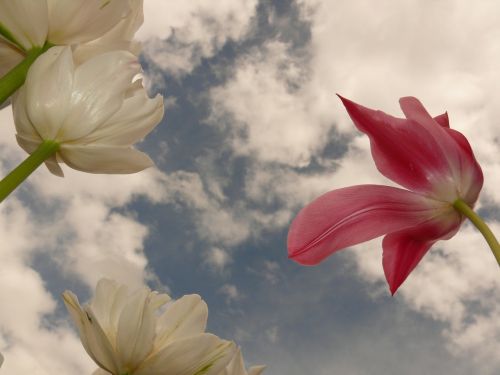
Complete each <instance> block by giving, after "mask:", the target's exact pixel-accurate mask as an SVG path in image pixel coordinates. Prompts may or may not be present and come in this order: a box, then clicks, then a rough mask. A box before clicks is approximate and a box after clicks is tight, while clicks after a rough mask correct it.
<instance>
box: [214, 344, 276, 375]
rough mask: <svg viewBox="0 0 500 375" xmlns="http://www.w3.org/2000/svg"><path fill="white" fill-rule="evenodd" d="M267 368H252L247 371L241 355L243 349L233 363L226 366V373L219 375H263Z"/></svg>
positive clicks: (235, 356)
mask: <svg viewBox="0 0 500 375" xmlns="http://www.w3.org/2000/svg"><path fill="white" fill-rule="evenodd" d="M265 368H266V366H252V367H250V368H249V369H248V372H247V370H246V369H245V363H244V362H243V355H242V354H241V349H239V348H238V351H237V352H236V353H235V354H234V356H233V358H232V359H231V362H229V364H228V365H227V366H226V368H225V369H224V371H222V372H221V373H220V374H219V375H261V374H262V373H263V372H264V369H265Z"/></svg>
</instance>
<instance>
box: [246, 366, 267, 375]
mask: <svg viewBox="0 0 500 375" xmlns="http://www.w3.org/2000/svg"><path fill="white" fill-rule="evenodd" d="M266 367H267V366H262V365H261V366H252V367H250V368H249V369H248V375H260V374H262V373H263V372H264V370H265V369H266Z"/></svg>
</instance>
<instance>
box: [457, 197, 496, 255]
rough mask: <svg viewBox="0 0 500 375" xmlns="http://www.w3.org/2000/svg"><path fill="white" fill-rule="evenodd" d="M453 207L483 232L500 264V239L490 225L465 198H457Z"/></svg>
mask: <svg viewBox="0 0 500 375" xmlns="http://www.w3.org/2000/svg"><path fill="white" fill-rule="evenodd" d="M453 207H454V208H455V209H456V210H457V211H459V212H460V213H461V214H463V215H464V216H465V217H467V218H468V219H469V220H470V221H471V222H472V224H474V226H475V227H476V228H477V229H478V230H479V231H480V232H481V234H482V235H483V236H484V238H485V239H486V242H487V243H488V245H489V246H490V248H491V251H492V252H493V255H494V256H495V259H496V260H497V263H498V264H499V265H500V244H499V243H498V240H497V239H496V238H495V235H494V234H493V232H492V231H491V229H490V228H489V227H488V225H486V223H485V222H484V221H483V219H482V218H481V217H480V216H478V215H477V214H476V213H475V212H474V211H473V210H472V208H470V207H469V206H468V205H467V203H465V202H464V201H463V200H461V199H457V200H456V201H455V202H454V203H453Z"/></svg>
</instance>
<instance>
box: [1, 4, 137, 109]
mask: <svg viewBox="0 0 500 375" xmlns="http://www.w3.org/2000/svg"><path fill="white" fill-rule="evenodd" d="M142 5H143V0H15V1H12V0H0V79H1V78H4V79H5V80H4V81H1V82H0V106H1V105H2V104H5V102H6V101H8V98H9V97H10V96H11V95H12V94H13V93H14V92H15V91H16V90H17V89H18V88H19V87H20V86H21V85H22V84H23V82H24V79H25V77H26V73H27V71H28V69H29V66H30V65H31V64H32V63H33V61H35V60H36V59H37V58H38V57H39V56H40V55H41V54H42V53H44V52H45V51H46V50H47V49H49V48H51V47H52V46H54V45H71V46H72V47H73V48H74V50H75V53H76V59H77V60H78V61H82V60H83V59H85V58H89V57H92V56H95V55H97V54H99V53H103V52H106V51H112V50H128V51H130V52H132V53H134V54H136V55H137V54H138V53H139V50H140V45H139V43H138V42H135V41H133V40H132V39H133V37H134V34H135V32H136V31H137V29H138V28H139V27H140V26H141V24H142V22H143V9H142Z"/></svg>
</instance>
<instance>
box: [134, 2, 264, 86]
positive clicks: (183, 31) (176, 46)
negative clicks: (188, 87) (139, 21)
mask: <svg viewBox="0 0 500 375" xmlns="http://www.w3.org/2000/svg"><path fill="white" fill-rule="evenodd" d="M256 6H257V0H241V1H231V0H225V1H218V2H216V3H208V2H206V1H203V0H194V1H189V2H187V1H183V2H179V1H175V0H148V1H145V4H144V17H145V19H146V20H148V22H147V23H145V24H144V25H143V26H142V28H141V29H140V30H139V32H138V34H137V35H138V37H139V38H140V39H143V40H144V44H143V47H144V54H145V55H146V56H147V58H148V59H151V60H152V61H153V62H154V63H155V64H156V65H157V66H158V67H159V68H161V69H162V70H163V71H165V72H169V73H170V74H173V75H178V76H179V75H184V74H187V73H189V72H190V71H191V70H192V69H194V68H195V67H196V66H197V65H198V64H199V63H200V62H201V59H202V58H208V57H211V56H213V55H214V54H215V53H217V52H218V51H219V50H220V49H221V48H222V47H223V46H224V44H225V43H226V42H227V41H228V40H238V39H240V38H241V37H242V36H243V35H245V33H246V32H247V30H248V28H249V26H250V24H251V20H252V17H253V16H254V15H255V8H256Z"/></svg>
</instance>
